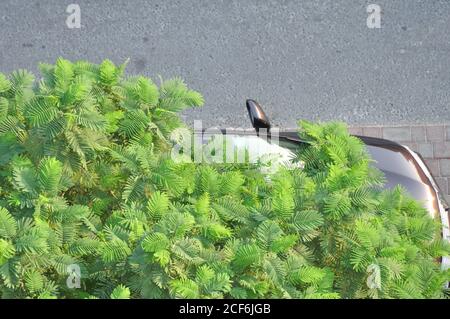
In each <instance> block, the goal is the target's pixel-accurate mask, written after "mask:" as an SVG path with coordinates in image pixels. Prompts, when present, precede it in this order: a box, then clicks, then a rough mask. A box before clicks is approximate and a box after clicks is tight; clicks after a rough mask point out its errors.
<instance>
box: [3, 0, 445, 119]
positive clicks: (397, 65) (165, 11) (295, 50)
mask: <svg viewBox="0 0 450 319" xmlns="http://www.w3.org/2000/svg"><path fill="white" fill-rule="evenodd" d="M71 3H77V4H79V6H80V9H81V28H80V29H76V28H75V29H69V28H68V27H67V25H66V18H67V16H68V15H69V14H68V13H66V8H67V6H68V5H69V4H71ZM370 3H376V4H378V5H379V6H380V7H381V9H382V14H381V28H380V29H376V28H375V29H370V28H368V27H367V24H366V20H367V17H368V13H367V12H366V7H367V5H368V4H370ZM58 56H63V57H65V58H68V59H88V60H91V61H93V62H100V61H101V60H102V59H104V58H110V59H111V60H113V61H114V62H116V63H121V62H122V61H124V60H125V59H126V58H128V57H129V58H131V60H130V64H129V67H128V70H127V73H128V74H144V75H147V76H150V77H152V78H153V79H156V80H157V79H158V75H161V76H162V77H163V78H169V77H172V76H181V77H182V78H184V79H185V81H186V82H187V83H188V85H189V86H190V87H192V88H194V89H197V90H199V91H200V92H202V93H203V95H204V97H205V106H204V107H203V108H201V109H196V110H191V111H187V112H185V113H184V117H185V118H186V120H187V121H189V122H191V121H192V120H194V119H201V120H203V121H204V125H206V126H212V125H217V126H240V127H248V126H249V121H248V119H247V114H246V110H245V106H244V101H245V99H246V98H255V99H257V100H258V101H260V102H261V103H262V104H263V105H264V106H265V110H266V113H267V114H268V116H269V117H270V118H271V119H272V122H273V123H274V124H275V125H281V126H286V127H292V126H294V125H295V124H296V120H297V119H300V118H304V119H311V120H322V121H325V120H333V119H337V120H345V121H347V122H348V123H351V124H396V123H398V124H401V123H450V1H448V0H423V1H418V0H391V1H381V0H370V1H351V0H341V1H335V0H332V1H331V0H330V1H328V0H327V1H325V0H321V1H317V0H314V1H313V0H303V1H298V0H284V1H281V0H279V1H266V0H245V1H244V0H241V1H232V0H222V1H218V0H189V1H188V0H185V1H181V0H180V1H173V0H164V1H144V0H120V1H119V0H110V1H103V0H95V1H94V0H91V1H87V0H86V1H84V0H69V1H65V0H64V1H63V0H53V1H51V0H42V1H38V0H34V1H24V0H1V1H0V72H3V73H8V72H10V71H12V70H14V69H17V68H27V69H30V70H32V71H34V72H36V71H37V68H36V66H37V63H38V62H39V61H45V62H54V61H55V60H56V58H57V57H58Z"/></svg>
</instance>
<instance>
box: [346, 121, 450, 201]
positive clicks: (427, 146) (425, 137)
mask: <svg viewBox="0 0 450 319" xmlns="http://www.w3.org/2000/svg"><path fill="white" fill-rule="evenodd" d="M350 132H351V133H352V134H355V135H365V136H371V137H383V138H385V139H389V140H392V141H396V142H398V143H400V144H403V145H406V146H408V147H410V148H411V149H412V150H414V151H416V152H418V153H420V154H421V155H422V157H423V158H424V159H425V162H426V164H427V166H428V167H429V168H430V171H431V173H432V174H433V176H434V177H435V179H436V182H437V184H438V185H439V188H440V189H441V191H442V193H444V194H445V197H446V199H447V202H449V203H450V125H410V126H408V125H406V126H405V125H402V126H359V127H350Z"/></svg>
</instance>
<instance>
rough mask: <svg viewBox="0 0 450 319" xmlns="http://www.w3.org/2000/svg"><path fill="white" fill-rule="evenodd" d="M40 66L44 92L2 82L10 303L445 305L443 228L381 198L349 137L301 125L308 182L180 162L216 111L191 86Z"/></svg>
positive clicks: (93, 69) (3, 229) (0, 161)
mask: <svg viewBox="0 0 450 319" xmlns="http://www.w3.org/2000/svg"><path fill="white" fill-rule="evenodd" d="M40 67H41V71H42V74H43V78H42V79H41V80H40V81H39V82H38V83H35V82H34V76H32V75H31V74H30V73H28V72H27V71H23V70H19V71H17V72H14V73H13V74H11V75H10V76H9V77H7V76H4V75H2V74H0V172H1V174H0V182H1V183H0V184H1V188H0V296H1V297H3V298H26V297H31V298H113V299H119V298H120V299H123V298H267V297H269V298H438V297H443V294H444V290H443V283H444V282H445V281H446V280H448V279H449V272H448V271H447V272H445V271H440V269H439V263H438V261H437V259H438V258H439V257H441V256H444V255H447V254H448V252H449V247H448V244H447V243H446V242H444V241H443V240H441V239H440V233H439V229H440V228H439V227H440V226H439V225H438V224H436V223H435V222H434V221H433V220H432V219H431V218H430V217H429V216H428V214H427V211H426V210H425V209H424V208H423V207H422V206H421V205H420V204H419V203H417V202H415V201H414V200H412V199H411V198H409V197H408V195H407V194H406V193H405V191H403V190H402V189H401V188H396V189H394V190H391V191H381V190H380V186H382V185H383V179H382V176H381V175H380V173H379V172H377V171H376V170H374V169H373V168H371V167H370V166H369V163H370V161H371V159H370V158H369V156H368V155H367V153H366V151H365V149H364V146H363V144H362V143H361V141H360V140H358V139H357V138H355V137H351V136H349V135H348V133H347V130H346V128H345V126H343V125H342V124H337V123H330V124H326V125H319V124H312V123H308V122H301V129H300V133H299V134H300V135H301V137H302V138H303V139H304V140H306V141H307V142H308V143H307V144H305V145H304V146H303V147H302V148H301V149H300V150H299V154H298V156H297V160H301V161H303V162H304V169H303V170H299V169H298V168H280V169H279V170H278V171H276V172H275V173H270V174H269V175H266V174H265V173H263V172H262V171H261V170H260V167H259V166H258V165H249V164H245V165H244V164H243V165H228V166H227V165H214V164H195V163H193V162H183V163H179V162H175V161H173V160H172V159H171V158H170V156H169V151H170V146H171V142H170V138H169V137H170V133H171V132H172V131H173V130H174V129H175V128H178V127H179V126H180V125H182V122H181V121H180V120H179V118H178V116H177V114H176V112H178V111H181V110H183V109H185V108H188V107H193V106H200V105H201V104H202V103H203V98H202V97H201V95H200V94H199V93H197V92H195V91H193V90H190V89H188V88H187V86H186V85H185V84H184V82H183V81H182V80H181V79H179V78H175V79H172V80H168V81H163V82H162V83H161V85H160V86H159V87H158V86H156V85H155V84H154V83H153V82H152V81H151V80H150V79H147V78H145V77H133V78H124V77H123V72H124V68H125V65H121V66H116V65H114V64H113V63H112V62H111V61H109V60H105V61H104V62H102V63H101V64H100V65H95V64H91V63H88V62H85V61H78V62H70V61H67V60H64V59H58V61H57V62H56V64H55V65H47V64H42V65H41V66H40ZM74 264H75V265H78V266H79V268H80V273H81V274H80V275H81V278H80V281H81V288H80V289H71V288H69V287H68V286H67V284H66V280H67V278H68V276H69V273H68V269H70V267H69V266H71V265H74ZM371 265H376V267H378V268H379V269H380V276H381V281H380V282H381V285H380V286H379V287H372V286H370V285H369V286H368V285H367V280H368V277H369V276H370V273H369V272H368V270H367V269H368V267H369V266H371Z"/></svg>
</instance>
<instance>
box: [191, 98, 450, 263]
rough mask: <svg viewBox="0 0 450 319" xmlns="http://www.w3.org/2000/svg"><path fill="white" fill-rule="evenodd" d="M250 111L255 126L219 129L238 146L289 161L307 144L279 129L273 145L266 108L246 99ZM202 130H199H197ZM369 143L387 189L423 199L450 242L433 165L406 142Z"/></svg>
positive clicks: (205, 140)
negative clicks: (401, 189) (404, 143)
mask: <svg viewBox="0 0 450 319" xmlns="http://www.w3.org/2000/svg"><path fill="white" fill-rule="evenodd" d="M246 106H247V110H248V114H249V116H250V120H251V123H252V126H253V129H251V130H241V129H231V130H230V129H219V131H220V134H225V136H227V138H228V139H231V140H232V143H234V144H235V145H240V146H245V147H252V146H255V145H257V146H261V145H263V146H264V147H262V148H261V147H257V148H258V149H259V150H261V149H263V150H264V151H263V152H262V153H265V154H262V153H261V151H259V152H258V154H257V155H258V156H263V155H268V154H274V153H275V154H278V155H279V158H280V159H281V161H283V162H286V161H289V160H290V159H291V158H292V157H293V156H294V150H295V149H296V148H298V147H299V145H300V144H302V143H305V141H302V140H301V138H300V137H299V135H298V133H297V131H296V130H279V131H278V130H277V139H276V141H277V143H276V145H274V144H272V141H273V139H270V138H266V136H269V137H270V136H271V125H270V121H269V119H268V117H267V116H266V114H265V113H264V111H263V109H262V107H261V106H260V105H259V104H258V102H256V101H254V100H247V102H246ZM197 133H198V132H197ZM211 134H214V133H211V132H207V131H205V130H202V138H203V143H208V142H209V141H210V140H211V139H210V138H211ZM261 134H262V135H264V136H261ZM356 136H357V137H358V138H360V139H361V140H362V141H363V142H364V143H365V145H366V147H367V150H368V152H369V153H370V155H371V156H372V158H373V159H374V162H373V164H372V165H374V166H375V167H376V168H378V169H379V170H381V171H382V172H383V173H384V175H385V178H386V183H385V186H384V187H385V188H392V187H395V186H397V185H401V186H403V187H404V188H405V189H406V190H407V191H408V192H409V193H410V195H411V196H412V197H414V198H415V199H417V200H418V201H421V202H422V203H423V204H424V206H425V207H426V209H427V210H428V212H429V214H430V216H432V217H433V218H435V219H440V221H441V223H442V236H443V238H444V239H445V240H448V241H450V232H449V214H450V212H449V205H448V203H446V202H445V200H444V197H443V195H442V193H441V191H440V190H439V188H438V186H437V183H436V181H435V180H434V178H433V176H432V174H431V173H430V170H429V168H428V167H427V165H426V164H425V162H424V160H423V158H422V156H421V155H420V154H419V153H416V152H414V151H412V150H411V149H410V148H408V147H407V146H405V145H401V144H398V143H396V142H393V141H390V140H385V139H381V138H374V137H367V136H359V135H356ZM440 262H441V265H442V268H443V269H447V268H449V267H450V258H449V257H444V258H442V260H440Z"/></svg>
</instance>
